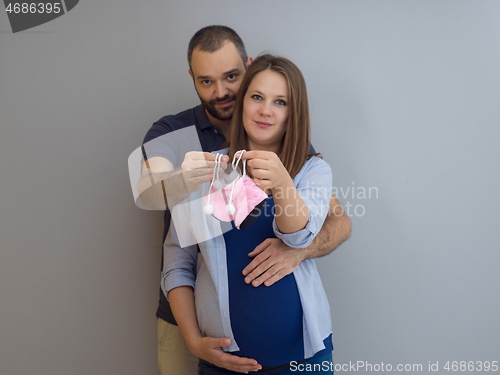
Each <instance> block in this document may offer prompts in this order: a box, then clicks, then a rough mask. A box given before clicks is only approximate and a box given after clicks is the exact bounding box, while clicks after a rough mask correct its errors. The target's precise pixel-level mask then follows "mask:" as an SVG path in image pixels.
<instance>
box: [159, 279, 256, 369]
mask: <svg viewBox="0 0 500 375" xmlns="http://www.w3.org/2000/svg"><path fill="white" fill-rule="evenodd" d="M168 299H169V301H170V306H171V307H172V312H173V314H174V317H175V320H176V321H177V324H178V325H179V328H180V330H181V332H182V336H183V337H184V340H185V341H186V344H187V346H188V348H189V350H190V351H191V352H192V353H193V354H194V355H195V356H197V357H199V358H202V359H204V360H206V361H208V362H210V363H213V364H214V365H216V366H219V367H223V368H226V369H228V370H232V371H237V372H244V373H248V372H249V371H257V370H260V369H261V368H262V366H261V365H259V364H258V363H257V361H256V360H255V359H251V358H244V357H239V356H236V355H234V354H229V353H226V352H224V350H222V347H224V346H228V345H229V344H230V343H231V340H230V339H229V338H214V337H203V336H202V334H201V332H200V329H199V328H198V319H197V318H196V312H195V303H194V293H193V288H191V287H190V286H181V287H178V288H174V289H172V290H170V292H169V293H168Z"/></svg>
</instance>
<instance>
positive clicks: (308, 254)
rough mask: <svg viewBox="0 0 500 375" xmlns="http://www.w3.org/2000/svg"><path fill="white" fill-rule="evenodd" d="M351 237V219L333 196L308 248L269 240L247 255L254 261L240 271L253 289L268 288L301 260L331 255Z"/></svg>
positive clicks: (272, 239)
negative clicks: (261, 286) (321, 223)
mask: <svg viewBox="0 0 500 375" xmlns="http://www.w3.org/2000/svg"><path fill="white" fill-rule="evenodd" d="M350 235H351V220H350V219H349V217H348V216H347V215H346V214H345V212H344V209H343V208H342V206H341V205H340V204H339V203H338V201H337V199H336V198H335V196H334V195H332V196H331V199H330V208H329V212H328V216H327V218H326V220H325V222H324V224H323V226H322V227H321V230H320V231H319V233H318V234H317V236H316V237H315V238H314V240H313V242H312V243H311V245H309V246H308V247H306V248H303V249H297V248H292V247H290V246H288V245H286V244H284V243H283V241H281V240H280V239H277V238H268V239H267V240H265V241H264V242H262V243H261V244H260V245H258V246H257V247H256V248H255V249H254V251H252V252H251V253H250V254H248V255H249V256H250V257H253V258H254V259H253V260H252V261H251V262H250V264H249V265H248V266H246V267H245V269H243V275H244V276H245V282H246V283H247V284H250V283H252V285H253V286H259V285H261V284H264V285H265V286H270V285H272V284H274V283H275V282H276V281H278V280H280V279H282V278H283V277H285V276H286V275H288V274H290V273H292V272H293V271H294V270H295V269H296V268H297V267H298V266H299V264H300V263H302V261H303V260H304V259H308V258H319V257H322V256H325V255H328V254H330V253H331V252H332V251H333V250H335V249H336V248H337V247H338V246H339V245H340V244H341V243H343V242H344V241H346V240H347V239H348V238H349V236H350Z"/></svg>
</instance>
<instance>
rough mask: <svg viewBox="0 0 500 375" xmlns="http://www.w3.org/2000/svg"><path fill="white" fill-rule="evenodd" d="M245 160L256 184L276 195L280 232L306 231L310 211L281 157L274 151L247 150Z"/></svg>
mask: <svg viewBox="0 0 500 375" xmlns="http://www.w3.org/2000/svg"><path fill="white" fill-rule="evenodd" d="M242 159H247V160H248V162H247V166H248V167H249V169H250V171H251V173H252V177H253V181H254V182H255V184H256V185H257V186H258V187H260V188H261V189H262V190H264V191H265V192H266V193H268V194H269V193H272V195H273V200H274V206H275V212H276V213H275V215H274V216H275V218H276V225H277V226H278V229H279V230H280V232H281V233H294V232H297V231H299V230H301V229H304V228H305V226H306V225H307V223H308V221H309V210H308V209H307V206H306V205H305V204H304V201H303V200H302V198H301V197H300V195H299V192H298V191H297V189H296V188H295V184H294V183H293V180H292V178H291V177H290V174H289V173H288V171H287V170H286V168H285V166H284V165H283V163H282V162H281V160H280V158H279V157H278V155H276V154H275V153H274V152H270V151H246V152H244V153H243V156H242Z"/></svg>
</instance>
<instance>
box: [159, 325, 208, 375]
mask: <svg viewBox="0 0 500 375" xmlns="http://www.w3.org/2000/svg"><path fill="white" fill-rule="evenodd" d="M158 367H159V369H160V374H161V375H197V374H198V357H196V356H194V355H193V354H192V353H191V352H190V351H189V349H188V348H187V346H186V342H185V341H184V338H183V337H182V333H181V330H180V329H179V327H178V326H176V325H174V324H170V323H168V322H166V321H164V320H162V319H158Z"/></svg>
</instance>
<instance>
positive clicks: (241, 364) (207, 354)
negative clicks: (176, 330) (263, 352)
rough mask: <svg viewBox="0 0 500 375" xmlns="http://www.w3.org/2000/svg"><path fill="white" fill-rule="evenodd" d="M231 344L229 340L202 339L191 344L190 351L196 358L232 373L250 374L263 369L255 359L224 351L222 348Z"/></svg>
mask: <svg viewBox="0 0 500 375" xmlns="http://www.w3.org/2000/svg"><path fill="white" fill-rule="evenodd" d="M230 343H231V340H230V339H228V338H221V339H218V338H213V337H200V338H198V339H197V340H196V342H195V343H190V344H191V345H190V350H191V352H192V353H193V354H194V355H195V356H197V357H199V358H202V359H204V360H205V361H208V362H210V363H213V364H214V365H216V366H219V367H222V368H226V369H228V370H231V371H236V372H243V373H248V372H249V371H258V370H260V369H261V368H262V366H261V365H259V363H258V362H257V361H256V360H255V359H251V358H245V357H238V356H237V355H234V354H229V353H226V352H225V351H224V350H222V348H221V347H223V346H228V345H229V344H230Z"/></svg>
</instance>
